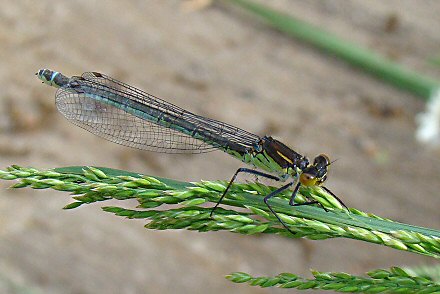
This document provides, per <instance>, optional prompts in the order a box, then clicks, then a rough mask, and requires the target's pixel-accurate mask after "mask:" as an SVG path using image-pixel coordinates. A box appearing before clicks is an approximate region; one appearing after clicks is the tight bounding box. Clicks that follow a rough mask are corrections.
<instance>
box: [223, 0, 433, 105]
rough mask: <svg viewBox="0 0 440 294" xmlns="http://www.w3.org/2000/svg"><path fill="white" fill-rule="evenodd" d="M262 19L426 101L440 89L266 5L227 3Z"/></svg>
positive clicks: (240, 0)
mask: <svg viewBox="0 0 440 294" xmlns="http://www.w3.org/2000/svg"><path fill="white" fill-rule="evenodd" d="M227 2H230V3H233V4H237V5H239V6H241V7H243V8H245V9H246V10H248V11H250V12H252V13H254V14H255V15H257V16H259V17H261V18H262V19H263V20H264V21H266V22H267V23H268V24H269V25H271V26H272V27H274V28H276V29H278V30H280V31H282V32H284V33H286V34H288V35H290V36H292V37H294V38H297V39H300V40H302V41H306V42H308V43H310V44H312V45H314V46H316V47H317V48H319V49H322V50H325V51H327V52H329V53H330V54H333V55H335V56H338V57H340V58H342V59H343V60H345V61H347V62H349V63H350V64H352V65H354V66H358V67H360V68H361V69H363V70H366V71H368V72H370V73H372V74H373V75H375V76H377V77H379V78H381V79H382V80H384V81H387V82H389V83H391V84H393V85H395V86H397V87H399V88H401V89H405V90H409V91H410V92H413V93H415V94H417V95H420V96H421V97H423V98H425V99H429V98H430V97H431V95H432V93H433V92H434V91H435V90H436V89H438V88H439V86H440V83H439V82H438V81H436V80H434V79H432V78H430V77H427V76H424V75H422V74H419V73H417V72H415V71H411V70H409V69H406V68H404V67H403V66H401V65H399V64H397V63H395V62H393V61H391V60H389V59H387V58H385V57H382V56H380V55H378V54H376V53H374V52H372V51H370V50H367V49H366V48H363V47H360V46H358V45H356V44H354V43H351V42H348V41H346V40H343V39H341V38H338V37H336V36H335V35H333V34H331V33H329V32H326V31H324V30H322V29H320V28H317V27H314V26H312V25H310V24H308V23H306V22H304V21H301V20H299V19H296V18H295V17H293V16H292V15H287V14H284V13H281V12H278V11H275V10H273V9H270V8H268V7H266V6H264V5H260V4H257V3H255V2H253V1H249V0H227Z"/></svg>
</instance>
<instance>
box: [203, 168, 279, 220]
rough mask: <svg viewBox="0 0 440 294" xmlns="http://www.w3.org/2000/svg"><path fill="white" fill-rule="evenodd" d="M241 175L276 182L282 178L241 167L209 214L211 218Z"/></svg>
mask: <svg viewBox="0 0 440 294" xmlns="http://www.w3.org/2000/svg"><path fill="white" fill-rule="evenodd" d="M239 173H248V174H253V175H257V176H262V177H265V178H267V179H271V180H275V181H279V180H280V178H278V177H276V176H274V175H271V174H266V173H263V172H260V171H257V170H253V169H250V168H245V167H241V168H239V169H237V171H236V172H235V174H234V175H233V176H232V179H231V180H230V181H229V184H228V186H227V187H226V189H225V191H224V192H223V194H222V196H221V197H220V199H219V200H218V202H217V203H216V204H215V206H214V207H213V208H212V210H211V213H210V214H209V216H210V217H212V214H213V213H214V211H215V210H216V209H217V207H218V206H219V205H220V203H221V202H222V200H223V198H225V196H226V194H227V193H228V191H229V188H230V187H231V185H232V183H233V182H234V181H235V178H236V177H237V175H238V174H239Z"/></svg>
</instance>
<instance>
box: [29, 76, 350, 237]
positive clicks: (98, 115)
mask: <svg viewBox="0 0 440 294" xmlns="http://www.w3.org/2000/svg"><path fill="white" fill-rule="evenodd" d="M36 75H37V76H38V78H39V79H41V80H42V81H43V82H44V83H46V84H48V85H50V86H54V87H57V88H59V89H58V90H57V92H56V97H55V100H56V106H57V108H58V110H59V111H60V112H61V114H63V115H64V116H65V117H66V118H67V119H68V120H70V121H71V122H72V123H74V124H76V125H78V126H80V127H81V128H84V129H86V130H88V131H89V132H91V133H93V134H96V135H98V136H100V137H103V138H105V139H107V140H109V141H112V142H115V143H118V144H121V145H125V146H129V147H133V148H138V149H144V150H150V151H156V152H165V153H202V152H209V151H213V150H222V151H224V152H226V153H228V154H230V155H232V156H234V157H235V158H238V159H239V160H241V161H242V162H244V163H246V164H249V165H253V166H254V168H256V169H259V170H262V171H259V170H254V169H250V168H239V169H238V170H237V171H236V172H235V174H234V175H233V177H232V179H231V180H230V182H229V184H228V186H227V187H226V189H225V191H224V193H223V195H222V196H221V197H220V199H219V201H218V202H217V204H216V205H215V206H214V208H213V209H212V211H211V216H212V213H213V212H214V210H215V209H216V208H217V206H218V205H219V204H220V203H221V201H222V200H223V198H224V197H225V195H226V194H227V193H228V191H229V188H230V187H231V185H232V183H233V182H234V181H235V179H236V177H237V175H238V174H239V173H249V174H254V175H257V176H261V177H264V178H268V179H272V180H275V181H283V182H284V181H286V180H288V179H289V178H291V179H292V180H290V181H289V182H288V183H287V184H284V185H283V186H281V187H280V188H278V189H277V190H275V191H273V192H272V193H270V194H269V195H267V196H265V197H264V199H263V201H264V203H265V204H266V205H267V207H268V208H269V210H270V211H271V212H272V213H273V214H274V215H275V217H276V218H277V219H278V220H279V221H280V223H281V224H282V225H283V226H284V227H285V228H286V229H287V230H289V231H290V232H291V233H293V232H292V231H291V230H290V229H289V228H288V227H287V225H286V224H285V223H284V222H283V221H282V219H281V218H280V217H279V215H278V214H277V213H276V212H275V211H274V209H273V208H272V207H271V206H270V204H269V199H270V198H272V197H274V196H275V195H277V194H279V193H281V192H283V191H284V190H287V189H289V188H290V187H293V186H294V189H293V192H292V196H291V197H290V201H289V204H290V205H291V206H299V205H310V204H319V202H317V201H313V200H309V201H308V202H305V203H298V204H297V203H295V196H296V195H297V193H298V190H299V188H300V186H301V185H302V186H321V187H322V188H324V189H325V190H326V191H327V192H328V193H330V194H331V195H332V196H333V197H335V198H336V199H337V200H338V201H339V202H340V203H341V204H342V205H343V206H344V207H346V206H345V204H344V203H343V202H342V201H341V200H340V199H339V198H338V197H337V196H336V195H334V194H333V193H332V192H331V191H330V190H329V189H327V188H326V187H324V186H322V185H323V183H324V182H325V180H326V179H327V172H328V168H329V166H330V164H331V161H330V159H329V158H328V157H327V156H326V155H325V154H320V155H318V156H317V157H315V159H314V160H313V162H312V163H311V162H309V160H308V159H307V157H305V156H303V155H301V154H299V153H297V152H295V151H293V150H292V149H290V148H289V147H287V146H286V145H284V144H283V143H281V142H280V141H277V140H275V139H273V138H272V137H270V136H264V137H260V136H257V135H254V134H252V133H249V132H247V131H244V130H242V129H240V128H237V127H234V126H231V125H229V124H226V123H223V122H220V121H217V120H213V119H209V118H206V117H203V116H199V115H196V114H193V113H191V112H189V111H187V110H185V109H182V108H180V107H178V106H175V105H173V104H171V103H169V102H166V101H164V100H162V99H160V98H158V97H155V96H153V95H151V94H148V93H146V92H144V91H142V90H139V89H137V88H135V87H133V86H130V85H127V84H124V83H122V82H120V81H118V80H115V79H113V78H111V77H108V76H106V75H103V74H100V73H97V72H86V73H83V74H82V75H81V76H73V77H71V78H68V77H66V76H64V75H62V74H61V73H59V72H56V71H52V70H48V69H42V70H40V71H38V73H36ZM295 183H296V184H295ZM321 206H322V205H321ZM322 207H323V206H322ZM323 208H324V207H323ZM346 208H347V207H346ZM324 209H325V208H324Z"/></svg>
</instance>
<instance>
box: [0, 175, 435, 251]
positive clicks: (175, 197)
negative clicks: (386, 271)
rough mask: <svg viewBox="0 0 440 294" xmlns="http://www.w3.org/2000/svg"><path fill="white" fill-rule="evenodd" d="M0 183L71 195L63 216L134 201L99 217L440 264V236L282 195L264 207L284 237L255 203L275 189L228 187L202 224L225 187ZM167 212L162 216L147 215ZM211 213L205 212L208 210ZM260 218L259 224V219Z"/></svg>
mask: <svg viewBox="0 0 440 294" xmlns="http://www.w3.org/2000/svg"><path fill="white" fill-rule="evenodd" d="M0 179H4V180H18V183H17V184H15V185H13V186H12V187H13V188H24V187H31V188H34V189H48V188H50V189H55V190H59V191H66V192H70V193H72V198H73V199H74V200H75V201H74V202H73V203H71V204H69V205H67V206H66V207H65V208H66V209H73V208H76V207H79V206H81V205H84V204H90V203H94V202H101V201H106V200H109V199H117V200H127V199H136V200H137V201H138V203H139V205H138V209H137V210H133V209H127V208H121V207H105V208H104V210H105V211H107V212H111V213H114V214H116V215H119V216H124V217H128V218H145V219H147V220H148V221H149V223H148V224H147V225H146V227H147V228H151V229H159V230H164V229H188V230H198V231H202V232H204V231H218V230H227V231H230V232H235V233H241V234H256V233H266V234H274V233H275V234H281V235H283V236H286V237H290V238H298V237H306V238H309V239H315V240H318V239H326V238H336V237H344V238H351V239H357V240H362V241H366V242H371V243H376V244H382V245H385V246H388V247H391V248H395V249H399V250H405V251H409V252H414V253H418V254H423V255H427V256H432V257H435V258H438V257H440V231H438V230H434V229H428V228H423V227H417V226H412V225H408V224H402V223H397V222H393V221H391V220H387V219H383V218H380V217H378V216H375V215H371V214H367V213H364V212H361V211H359V210H356V209H351V210H350V211H351V212H350V213H348V212H347V211H345V210H342V209H339V208H338V207H336V206H335V207H331V206H327V208H328V209H330V210H331V211H328V212H326V211H324V210H323V209H322V208H320V207H314V206H302V207H291V206H290V205H289V204H288V197H289V196H290V195H289V192H288V191H286V193H285V194H284V195H281V197H278V199H273V200H271V202H270V204H271V206H272V208H273V209H274V210H275V211H276V212H277V213H278V214H279V216H280V217H281V218H282V219H283V221H284V222H285V223H286V224H287V226H288V227H289V228H290V229H291V230H292V231H293V232H295V233H296V235H295V236H294V235H292V234H290V233H288V232H287V231H286V230H285V229H284V228H282V227H281V226H280V225H279V223H278V221H277V219H276V218H275V217H274V216H273V215H272V214H271V213H270V211H269V209H268V208H267V206H266V205H265V204H264V202H263V201H262V198H263V197H264V196H265V195H267V194H268V193H270V192H271V191H273V190H274V189H276V188H275V187H268V186H264V185H262V184H258V183H248V184H239V183H236V184H233V185H232V186H231V190H230V193H229V194H228V195H227V197H226V198H225V200H224V202H223V205H222V207H223V208H219V209H218V210H216V212H215V214H214V215H213V217H210V212H211V209H210V208H206V207H201V206H200V205H202V204H205V203H206V202H211V203H216V202H217V201H218V199H219V197H220V196H221V194H222V193H223V191H224V189H225V187H226V185H227V182H225V181H203V182H197V183H185V182H179V181H175V180H169V179H163V178H157V177H150V176H145V175H141V174H137V173H130V172H126V171H121V170H114V169H107V168H95V167H78V166H75V167H66V168H57V169H54V170H48V171H40V170H37V169H33V168H22V167H19V166H12V167H10V168H8V169H7V170H6V171H0ZM300 192H301V193H302V194H307V195H308V196H309V197H312V198H314V199H317V200H318V199H326V201H324V202H322V203H323V204H324V203H326V205H327V204H331V203H333V202H332V201H331V196H330V195H327V194H323V192H322V189H320V188H313V189H312V188H308V189H302V190H301V191H300ZM160 205H168V207H166V210H164V209H161V210H154V209H153V208H155V207H157V206H160ZM226 205H229V206H234V207H238V208H247V210H246V211H242V210H238V211H237V210H231V209H225V208H224V207H226ZM211 206H212V205H211ZM262 218H263V220H262Z"/></svg>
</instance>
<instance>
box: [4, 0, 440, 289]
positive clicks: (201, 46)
mask: <svg viewBox="0 0 440 294" xmlns="http://www.w3.org/2000/svg"><path fill="white" fill-rule="evenodd" d="M0 2H2V3H1V4H2V5H1V9H0V44H1V45H0V62H1V67H0V87H1V89H2V90H1V92H0V166H1V167H6V166H8V165H11V164H19V165H24V166H34V167H38V168H51V167H59V166H66V165H97V166H107V167H113V168H122V169H127V170H131V171H137V172H142V173H146V174H152V175H158V176H162V177H169V178H175V179H180V180H192V181H197V180H200V179H206V180H207V179H229V178H230V176H231V175H232V173H233V172H234V171H235V169H236V168H238V167H239V166H240V163H239V162H237V161H236V160H234V159H233V158H229V157H228V156H227V155H225V154H222V153H221V152H214V153H210V154H205V155H166V154H157V153H149V152H142V151H137V150H132V149H129V148H125V147H123V146H119V145H116V144H113V143H110V142H107V141H104V140H102V139H100V138H97V137H95V136H93V135H91V134H89V133H87V132H86V131H83V130H82V129H79V128H77V127H75V126H73V125H71V124H70V123H69V122H67V121H66V120H65V119H64V118H63V117H62V116H61V115H59V114H58V113H57V112H56V109H55V106H54V103H53V96H54V89H51V88H49V87H47V86H44V85H42V84H41V83H39V81H38V80H37V79H36V78H35V76H34V73H35V72H36V71H37V70H38V69H40V68H51V69H54V70H59V71H62V72H63V73H64V74H66V75H75V74H80V73H82V72H84V71H91V70H93V71H100V72H103V73H107V74H109V75H110V76H113V77H115V78H118V79H119V80H122V81H125V82H127V83H130V84H133V85H136V86H138V87H140V88H141V89H145V90H148V91H150V92H151V93H153V94H155V95H158V96H160V97H164V98H166V99H168V100H169V101H171V102H173V103H175V104H177V105H180V106H183V107H185V108H187V109H189V110H192V111H194V112H196V113H198V114H202V115H205V116H208V117H212V118H216V119H219V120H222V121H225V122H228V123H231V124H233V125H237V126H240V127H242V128H244V129H246V130H250V131H252V132H255V133H257V134H261V135H263V134H270V135H272V136H275V137H277V138H279V139H281V140H282V141H283V142H285V143H286V144H288V145H290V146H292V147H293V148H295V150H298V151H300V152H302V153H304V154H307V155H309V156H311V157H312V156H314V155H316V154H319V153H321V152H325V153H327V154H329V155H331V157H332V158H334V159H338V161H337V162H336V163H335V164H334V166H333V168H332V171H331V174H330V179H329V181H328V187H330V188H331V189H332V190H333V191H334V192H336V193H337V194H338V195H340V196H341V197H342V198H343V199H344V201H345V203H346V204H348V205H349V206H351V207H356V208H359V209H361V210H364V211H368V212H372V213H375V214H378V215H381V216H384V217H388V218H391V219H395V220H398V221H402V222H408V223H411V224H415V225H421V226H429V227H433V228H437V229H438V228H439V227H440V225H439V220H440V217H439V213H438V209H439V207H440V198H439V197H438V190H439V188H440V181H439V178H440V177H439V174H440V164H439V163H440V161H439V155H440V152H439V151H438V150H433V149H429V148H427V147H425V146H422V145H419V144H417V143H416V142H415V140H414V132H415V128H416V124H415V119H414V117H415V116H416V114H417V113H419V112H420V111H422V110H423V108H424V104H423V101H421V100H418V99H417V98H416V97H415V96H412V95H410V94H407V93H405V92H401V91H399V90H396V89H394V88H392V87H390V86H387V85H385V84H383V83H382V82H380V81H377V80H376V79H374V78H372V77H370V76H368V75H366V74H365V73H363V72H361V71H359V70H356V69H353V68H352V67H350V66H347V65H346V64H345V63H343V62H341V61H339V60H337V59H335V58H333V57H330V56H328V55H326V54H323V53H322V52H319V51H317V50H315V49H313V48H311V47H309V46H308V45H304V44H302V43H300V42H298V41H294V40H290V39H288V38H286V37H285V36H283V35H281V34H279V33H277V32H275V31H273V30H271V29H269V28H267V27H266V26H265V25H263V24H262V23H260V22H259V21H256V20H255V19H254V18H252V17H251V16H249V15H247V14H245V13H242V12H239V11H237V10H236V9H230V8H226V7H224V6H219V5H214V6H212V7H209V8H207V9H203V10H198V11H193V12H187V11H185V10H183V9H182V2H181V1H168V0H167V1H148V0H143V1H134V0H133V1H86V0H76V1H46V0H41V1H38V2H35V1H25V0H22V1H0ZM271 5H272V6H273V7H274V8H277V9H280V10H283V11H286V12H288V13H291V14H292V15H295V16H297V17H301V18H302V19H304V20H307V21H309V22H311V23H313V24H316V25H318V26H321V27H325V28H326V29H327V30H328V31H331V32H333V33H335V34H337V35H339V36H341V37H343V38H345V39H349V40H351V41H353V42H356V43H358V44H362V45H363V46H366V47H369V48H372V49H374V50H376V51H378V52H380V53H381V54H383V55H386V56H389V57H390V58H393V59H396V60H398V61H399V62H401V63H402V64H405V65H407V66H409V67H411V68H414V69H417V70H419V71H421V72H424V73H426V74H430V75H431V76H434V77H438V76H439V74H440V71H439V68H438V67H437V68H436V67H434V66H432V65H430V64H429V63H428V62H427V59H428V58H429V57H431V56H433V55H436V54H438V53H439V52H438V48H439V44H440V35H439V34H438V28H439V27H440V18H439V17H438V15H439V14H440V2H438V1H423V2H419V1H398V0H395V1H380V0H374V1H362V0H349V1H348V0H347V1H317V0H316V1H293V0H278V1H271ZM9 184H10V183H7V182H4V181H3V182H0V196H1V199H0V292H1V293H206V292H207V291H209V292H210V293H224V292H225V291H227V292H228V293H269V292H277V293H278V292H279V293H281V292H283V291H281V290H262V289H258V288H250V287H248V286H246V285H236V284H232V283H230V282H228V281H226V280H225V279H224V278H223V276H224V275H225V274H228V273H230V272H233V271H247V272H249V273H251V274H253V275H274V274H277V273H280V272H294V273H298V274H303V275H309V269H310V268H314V269H318V270H323V271H330V270H331V271H346V272H351V273H363V272H365V271H368V270H371V269H375V268H379V267H389V266H392V265H400V266H405V265H419V264H429V263H433V262H434V261H433V260H432V259H429V258H424V257H420V256H416V255H414V254H409V253H404V252H399V251H396V250H392V249H388V248H384V247H381V246H374V245H369V244H365V243H362V242H357V241H353V240H345V239H339V240H328V241H308V240H287V239H286V240H284V239H282V238H279V237H274V236H251V237H243V236H239V235H235V234H231V233H205V234H200V233H195V232H188V231H167V232H155V231H147V230H145V229H144V228H143V222H141V221H133V220H125V219H122V218H119V217H115V216H113V215H110V214H106V213H103V212H102V211H101V210H100V208H99V205H91V206H88V207H82V208H80V209H75V210H72V211H63V210H61V208H62V207H63V206H64V205H65V204H67V203H69V198H68V196H67V195H66V194H63V193H57V192H53V191H35V190H30V189H23V190H6V187H7V186H8V185H9Z"/></svg>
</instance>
